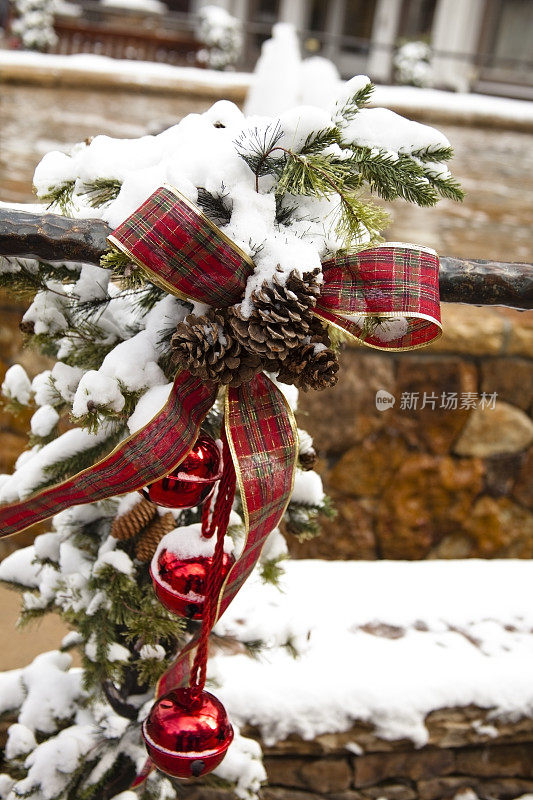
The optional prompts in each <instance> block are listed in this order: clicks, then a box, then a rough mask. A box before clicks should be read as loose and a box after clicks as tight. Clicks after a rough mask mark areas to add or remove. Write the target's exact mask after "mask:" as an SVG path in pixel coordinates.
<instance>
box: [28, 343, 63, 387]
mask: <svg viewBox="0 0 533 800" xmlns="http://www.w3.org/2000/svg"><path fill="white" fill-rule="evenodd" d="M22 346H23V347H34V348H35V349H36V350H39V352H40V353H42V354H43V356H47V357H48V358H54V359H55V358H57V353H58V350H59V342H58V341H57V340H56V338H55V337H54V336H51V335H50V334H49V333H29V332H26V331H24V336H23V339H22ZM61 401H62V402H63V398H61Z"/></svg>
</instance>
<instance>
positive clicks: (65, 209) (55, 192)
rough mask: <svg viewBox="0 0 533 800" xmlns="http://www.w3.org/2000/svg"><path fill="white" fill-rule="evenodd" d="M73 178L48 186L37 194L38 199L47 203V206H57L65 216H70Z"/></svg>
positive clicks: (74, 182) (73, 186)
mask: <svg viewBox="0 0 533 800" xmlns="http://www.w3.org/2000/svg"><path fill="white" fill-rule="evenodd" d="M75 186H76V181H75V180H70V181H63V183H59V184H58V185H57V186H50V187H49V188H48V191H47V192H45V193H44V194H38V195H37V197H38V198H39V200H42V201H43V202H44V203H47V208H56V207H57V208H59V209H60V210H61V213H62V214H64V215H65V216H66V217H68V216H70V211H71V210H72V205H73V201H72V198H73V195H74V188H75Z"/></svg>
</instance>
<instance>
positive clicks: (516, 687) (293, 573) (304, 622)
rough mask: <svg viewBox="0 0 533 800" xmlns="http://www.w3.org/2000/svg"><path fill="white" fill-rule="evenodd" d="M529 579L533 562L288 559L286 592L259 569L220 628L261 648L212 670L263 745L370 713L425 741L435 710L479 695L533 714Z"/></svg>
mask: <svg viewBox="0 0 533 800" xmlns="http://www.w3.org/2000/svg"><path fill="white" fill-rule="evenodd" d="M532 579H533V563H532V562H531V561H515V560H505V561H504V560H501V561H497V560H494V561H480V560H468V561H421V562H407V561H403V562H402V561H398V562H394V561H392V562H391V561H377V562H326V561H314V560H313V561H307V560H306V561H292V562H289V563H288V564H287V566H286V574H285V578H284V581H283V587H282V589H283V591H279V590H277V589H276V588H275V587H272V586H268V585H263V584H262V583H260V581H259V579H258V578H256V577H253V578H252V579H251V580H250V581H249V582H248V583H247V584H246V586H245V587H244V588H243V590H242V591H241V592H240V593H239V595H238V596H237V598H236V599H235V601H234V602H233V603H232V605H231V606H230V608H229V609H228V611H226V613H225V614H224V616H223V618H222V620H221V621H220V622H219V623H218V624H217V632H218V633H221V634H228V635H232V636H236V637H237V638H238V639H239V640H240V641H256V640H258V639H261V640H263V641H265V642H266V643H267V647H266V648H265V649H264V650H263V651H262V653H261V656H260V658H259V659H252V658H250V657H249V656H247V655H243V654H237V655H229V654H227V653H221V654H218V655H216V656H215V658H213V659H212V660H211V662H210V664H211V666H210V677H211V678H212V679H214V681H215V682H216V685H217V688H216V692H217V694H218V695H219V696H220V699H221V700H222V701H223V702H224V703H225V704H226V706H227V708H228V709H229V711H230V714H231V716H232V718H233V719H234V720H235V721H236V722H237V723H238V724H239V725H240V726H244V725H246V724H251V725H254V726H257V727H258V728H259V729H260V731H261V734H262V737H263V740H264V742H265V744H267V745H272V744H274V743H275V742H276V741H280V740H282V739H285V738H286V737H287V736H288V735H289V734H291V733H293V734H297V735H299V736H301V737H302V738H304V739H307V740H310V739H313V738H315V737H316V736H318V735H321V734H324V733H337V732H342V731H347V730H349V729H350V728H351V727H352V726H353V724H354V722H369V723H372V724H374V725H375V729H376V734H377V735H378V736H380V737H381V738H383V739H387V740H393V739H400V738H403V737H406V738H409V739H411V740H412V741H413V742H414V744H415V745H416V746H418V747H420V746H423V745H424V744H426V742H427V740H428V732H427V729H426V726H425V718H426V716H427V715H428V714H429V713H430V712H431V711H433V710H436V709H439V708H453V707H466V706H468V705H470V704H472V705H476V706H478V707H480V708H486V709H493V711H492V712H491V715H490V716H491V718H492V717H494V718H497V717H498V716H506V715H513V716H514V717H515V718H521V717H524V716H533V682H532V681H531V674H532V670H533V634H532V628H533V605H532V604H531V590H530V587H531V582H532ZM287 642H291V643H292V644H293V645H296V647H297V649H298V650H299V652H300V656H299V657H298V658H296V659H294V658H293V656H292V655H291V653H290V651H289V648H287V647H284V646H283V645H284V644H286V643H287Z"/></svg>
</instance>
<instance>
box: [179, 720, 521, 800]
mask: <svg viewBox="0 0 533 800" xmlns="http://www.w3.org/2000/svg"><path fill="white" fill-rule="evenodd" d="M426 725H427V727H428V730H429V741H428V744H427V745H426V746H425V747H423V748H421V749H418V750H416V749H415V748H414V747H413V746H412V744H411V743H409V742H407V741H395V742H387V741H384V740H380V739H379V737H377V736H376V735H375V734H374V733H373V732H372V729H371V726H369V725H364V724H359V725H357V726H356V727H354V728H352V729H351V730H350V731H347V732H346V733H342V734H327V735H324V736H319V737H318V738H317V739H315V740H314V741H312V742H304V741H302V740H300V739H297V738H289V739H287V740H285V741H283V742H278V743H277V744H276V745H275V746H274V747H272V748H266V749H265V751H264V752H265V766H266V770H267V773H268V786H266V787H265V788H264V789H263V791H262V793H261V797H262V800H324V798H326V799H327V800H378V798H381V800H445V799H446V798H453V797H455V795H456V794H457V793H458V792H460V791H461V790H462V789H467V788H470V789H473V790H474V791H475V792H476V794H477V795H478V796H479V797H486V798H489V797H490V798H495V799H496V800H514V798H517V797H518V796H520V795H522V794H524V793H526V792H532V791H533V721H532V720H527V719H522V720H515V721H514V722H503V721H500V722H496V721H494V720H490V719H488V715H487V712H485V711H483V710H482V709H479V708H475V707H472V706H470V707H468V708H462V709H458V708H455V709H442V710H439V711H434V712H432V713H431V714H430V715H429V716H428V717H427V719H426ZM247 733H250V731H247ZM251 733H253V731H252V732H251ZM182 796H183V798H184V800H235V795H234V794H233V792H231V791H230V790H227V789H224V788H223V787H220V786H213V785H209V783H208V782H206V784H204V785H202V784H200V785H198V784H196V785H192V786H190V785H189V786H186V787H184V789H183V794H182Z"/></svg>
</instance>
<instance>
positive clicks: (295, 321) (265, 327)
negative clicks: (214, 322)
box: [227, 269, 320, 361]
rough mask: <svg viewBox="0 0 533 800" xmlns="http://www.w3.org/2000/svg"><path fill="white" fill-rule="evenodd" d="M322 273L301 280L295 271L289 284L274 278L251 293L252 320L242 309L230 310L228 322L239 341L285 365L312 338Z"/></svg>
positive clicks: (309, 273)
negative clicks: (293, 351)
mask: <svg viewBox="0 0 533 800" xmlns="http://www.w3.org/2000/svg"><path fill="white" fill-rule="evenodd" d="M318 273H319V270H318V269H315V270H313V272H306V273H305V274H304V275H303V276H302V277H300V276H299V275H298V273H297V272H296V271H295V270H293V271H292V272H291V273H290V275H289V277H288V278H287V280H286V282H285V283H283V281H282V278H281V276H279V275H274V277H273V279H272V281H271V282H269V281H263V284H262V286H261V288H259V289H256V290H255V291H254V292H253V293H252V297H251V299H252V302H253V306H254V309H253V311H252V313H251V314H250V316H249V317H246V316H245V315H244V314H243V312H242V307H241V306H239V305H237V306H232V307H231V308H230V309H228V312H227V313H228V321H229V324H230V326H231V329H232V332H233V334H234V336H235V338H236V339H237V341H238V342H239V343H240V344H241V345H242V346H243V347H245V348H246V349H247V350H249V351H250V352H252V353H256V354H257V355H259V356H261V358H263V359H273V360H278V361H283V360H284V359H285V358H286V357H287V355H288V354H289V352H290V351H291V350H293V349H295V348H297V347H299V346H300V345H301V344H302V343H303V342H304V340H305V339H306V338H307V337H308V336H309V334H310V332H311V327H312V324H313V319H314V316H313V308H314V307H315V305H316V301H317V298H318V296H319V295H320V284H319V282H318Z"/></svg>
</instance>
